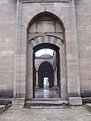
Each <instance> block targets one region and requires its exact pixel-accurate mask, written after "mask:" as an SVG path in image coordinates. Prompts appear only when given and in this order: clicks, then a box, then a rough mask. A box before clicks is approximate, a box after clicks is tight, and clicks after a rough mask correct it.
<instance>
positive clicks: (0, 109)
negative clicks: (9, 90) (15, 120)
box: [0, 105, 6, 114]
mask: <svg viewBox="0 0 91 121" xmlns="http://www.w3.org/2000/svg"><path fill="white" fill-rule="evenodd" d="M5 110H6V105H0V114H1V113H2V112H3V111H5Z"/></svg>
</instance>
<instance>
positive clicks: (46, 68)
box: [38, 61, 54, 88]
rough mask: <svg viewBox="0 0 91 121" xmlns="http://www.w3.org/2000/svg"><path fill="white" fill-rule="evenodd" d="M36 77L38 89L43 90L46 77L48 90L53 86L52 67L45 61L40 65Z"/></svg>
mask: <svg viewBox="0 0 91 121" xmlns="http://www.w3.org/2000/svg"><path fill="white" fill-rule="evenodd" d="M38 75H39V76H38V77H39V78H38V86H39V88H44V78H45V77H48V82H49V88H52V87H53V86H54V71H53V67H52V65H51V64H50V63H49V62H47V61H45V62H43V63H42V64H41V65H40V67H39V71H38Z"/></svg>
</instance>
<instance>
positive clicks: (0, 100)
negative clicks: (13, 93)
mask: <svg viewBox="0 0 91 121" xmlns="http://www.w3.org/2000/svg"><path fill="white" fill-rule="evenodd" d="M11 103H12V100H11V99H9V98H0V105H6V106H7V105H8V104H11Z"/></svg>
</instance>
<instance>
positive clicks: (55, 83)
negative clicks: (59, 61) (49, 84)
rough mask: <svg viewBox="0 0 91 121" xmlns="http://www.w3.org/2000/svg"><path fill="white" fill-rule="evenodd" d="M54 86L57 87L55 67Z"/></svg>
mask: <svg viewBox="0 0 91 121" xmlns="http://www.w3.org/2000/svg"><path fill="white" fill-rule="evenodd" d="M54 86H55V87H57V68H56V69H55V70H54Z"/></svg>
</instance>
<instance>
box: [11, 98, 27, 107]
mask: <svg viewBox="0 0 91 121" xmlns="http://www.w3.org/2000/svg"><path fill="white" fill-rule="evenodd" d="M24 104H25V99H24V98H13V99H12V107H11V109H22V108H23V107H24Z"/></svg>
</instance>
